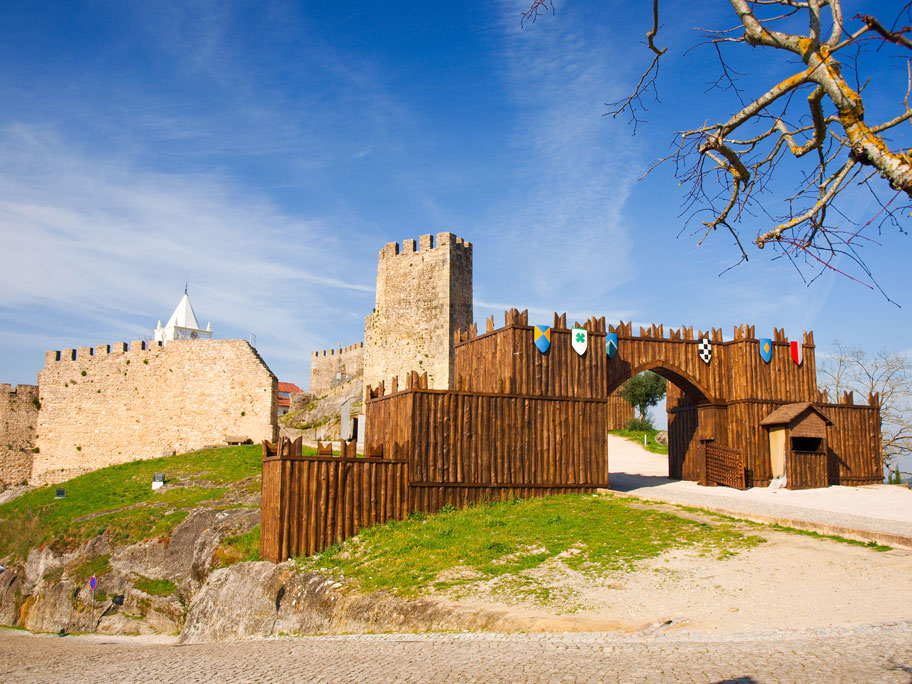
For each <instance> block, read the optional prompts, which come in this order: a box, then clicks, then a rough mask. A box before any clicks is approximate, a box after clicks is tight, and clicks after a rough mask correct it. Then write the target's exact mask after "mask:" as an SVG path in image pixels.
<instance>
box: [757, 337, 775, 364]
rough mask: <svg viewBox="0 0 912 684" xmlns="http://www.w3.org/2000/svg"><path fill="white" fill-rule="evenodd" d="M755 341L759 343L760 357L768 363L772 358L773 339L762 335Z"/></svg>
mask: <svg viewBox="0 0 912 684" xmlns="http://www.w3.org/2000/svg"><path fill="white" fill-rule="evenodd" d="M757 342H759V343H760V358H761V359H763V360H764V361H765V362H766V363H769V362H770V359H771V358H773V341H772V340H771V339H770V338H768V337H764V338H761V339H759V340H757Z"/></svg>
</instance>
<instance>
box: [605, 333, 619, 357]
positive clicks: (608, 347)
mask: <svg viewBox="0 0 912 684" xmlns="http://www.w3.org/2000/svg"><path fill="white" fill-rule="evenodd" d="M605 351H607V352H608V358H609V359H613V358H614V355H615V354H617V353H618V334H617V333H612V332H610V333H608V334H607V335H606V336H605Z"/></svg>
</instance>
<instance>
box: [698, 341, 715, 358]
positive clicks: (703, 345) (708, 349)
mask: <svg viewBox="0 0 912 684" xmlns="http://www.w3.org/2000/svg"><path fill="white" fill-rule="evenodd" d="M698 351H699V353H700V359H701V360H702V361H703V363H709V362H710V361H711V360H712V357H713V352H712V342H710V341H709V338H708V337H704V338H702V339H701V340H700V345H699V348H698Z"/></svg>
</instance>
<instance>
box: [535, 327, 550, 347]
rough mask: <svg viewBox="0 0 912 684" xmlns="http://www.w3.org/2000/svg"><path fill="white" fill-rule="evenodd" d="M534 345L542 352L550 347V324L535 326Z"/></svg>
mask: <svg viewBox="0 0 912 684" xmlns="http://www.w3.org/2000/svg"><path fill="white" fill-rule="evenodd" d="M535 346H536V347H538V351H540V352H541V353H542V354H544V353H545V352H546V351H548V350H549V349H550V348H551V326H548V325H536V326H535Z"/></svg>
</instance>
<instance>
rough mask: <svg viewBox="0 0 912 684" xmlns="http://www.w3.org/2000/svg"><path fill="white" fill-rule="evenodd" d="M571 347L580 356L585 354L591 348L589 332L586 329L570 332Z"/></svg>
mask: <svg viewBox="0 0 912 684" xmlns="http://www.w3.org/2000/svg"><path fill="white" fill-rule="evenodd" d="M570 346H571V347H573V351H575V352H576V353H577V354H579V355H580V356H582V355H583V354H585V353H586V349H587V348H588V347H589V331H588V330H586V329H585V328H573V329H572V330H571V331H570Z"/></svg>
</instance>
